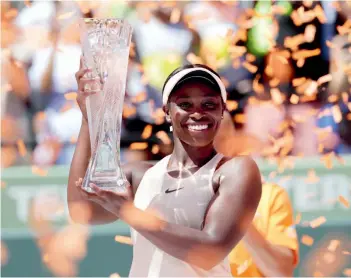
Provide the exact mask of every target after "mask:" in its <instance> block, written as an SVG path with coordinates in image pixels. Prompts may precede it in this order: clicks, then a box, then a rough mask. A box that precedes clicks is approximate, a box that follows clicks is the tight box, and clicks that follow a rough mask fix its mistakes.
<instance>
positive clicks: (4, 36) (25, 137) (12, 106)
mask: <svg viewBox="0 0 351 278" xmlns="http://www.w3.org/2000/svg"><path fill="white" fill-rule="evenodd" d="M12 11H15V10H13V9H12V6H11V3H10V2H1V83H2V86H1V139H2V140H1V141H2V142H1V165H2V167H9V166H12V165H16V164H22V163H28V160H27V158H28V157H27V156H25V157H22V156H21V154H20V153H19V152H18V148H17V143H18V141H19V140H21V141H22V143H23V144H24V145H25V146H27V149H28V150H30V148H29V146H30V145H31V144H30V143H31V142H32V138H31V136H30V135H31V133H30V122H29V121H28V115H27V101H28V96H29V93H30V87H29V82H28V77H27V73H26V70H25V67H24V66H23V65H22V64H21V63H20V62H18V61H16V60H15V58H14V55H13V52H12V48H13V45H15V44H16V43H17V41H18V39H19V37H20V34H21V29H20V28H17V27H16V25H15V24H14V22H13V21H14V20H15V18H14V17H15V16H16V13H13V12H12ZM22 155H24V153H23V152H22Z"/></svg>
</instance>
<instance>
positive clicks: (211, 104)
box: [204, 102, 216, 108]
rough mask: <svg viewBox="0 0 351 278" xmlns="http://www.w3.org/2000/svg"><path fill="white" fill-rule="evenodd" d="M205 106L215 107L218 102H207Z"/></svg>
mask: <svg viewBox="0 0 351 278" xmlns="http://www.w3.org/2000/svg"><path fill="white" fill-rule="evenodd" d="M204 106H205V107H206V108H215V107H216V103H214V102H205V103H204Z"/></svg>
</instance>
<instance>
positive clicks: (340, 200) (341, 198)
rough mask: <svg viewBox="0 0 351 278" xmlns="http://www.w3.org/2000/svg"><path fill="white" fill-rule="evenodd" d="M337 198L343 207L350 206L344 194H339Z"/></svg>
mask: <svg viewBox="0 0 351 278" xmlns="http://www.w3.org/2000/svg"><path fill="white" fill-rule="evenodd" d="M338 200H339V202H340V203H341V204H342V205H343V206H344V207H345V208H349V207H350V202H349V201H348V200H346V198H345V197H344V196H341V195H340V196H339V197H338Z"/></svg>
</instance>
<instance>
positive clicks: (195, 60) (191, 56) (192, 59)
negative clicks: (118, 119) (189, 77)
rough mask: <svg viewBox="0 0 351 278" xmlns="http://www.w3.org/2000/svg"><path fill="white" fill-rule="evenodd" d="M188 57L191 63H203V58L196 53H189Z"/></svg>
mask: <svg viewBox="0 0 351 278" xmlns="http://www.w3.org/2000/svg"><path fill="white" fill-rule="evenodd" d="M186 59H187V60H188V62H189V63H191V64H203V60H202V59H201V58H200V57H198V56H196V55H195V54H194V53H189V54H188V55H187V56H186Z"/></svg>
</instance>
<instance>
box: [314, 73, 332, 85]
mask: <svg viewBox="0 0 351 278" xmlns="http://www.w3.org/2000/svg"><path fill="white" fill-rule="evenodd" d="M331 80H332V75H331V74H327V75H324V76H321V77H320V78H318V80H317V83H318V86H320V85H322V84H324V83H327V82H330V81H331Z"/></svg>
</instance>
